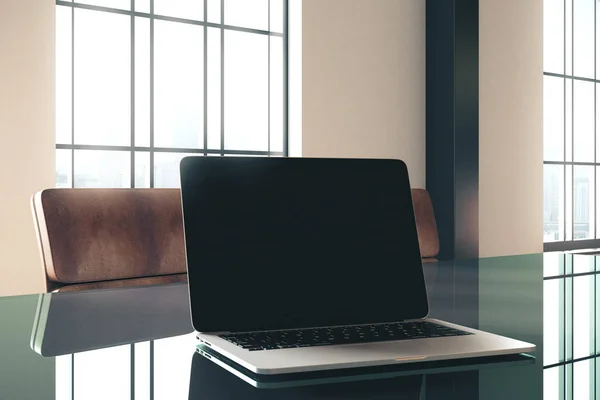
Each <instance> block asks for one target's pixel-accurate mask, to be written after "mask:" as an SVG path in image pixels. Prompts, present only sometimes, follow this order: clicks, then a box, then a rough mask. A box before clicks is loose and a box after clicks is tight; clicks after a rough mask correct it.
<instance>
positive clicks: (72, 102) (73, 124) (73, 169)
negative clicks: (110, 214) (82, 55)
mask: <svg viewBox="0 0 600 400" xmlns="http://www.w3.org/2000/svg"><path fill="white" fill-rule="evenodd" d="M71 145H75V8H71ZM71 187H72V188H74V187H75V150H74V149H72V150H71Z"/></svg>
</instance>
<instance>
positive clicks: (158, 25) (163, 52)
mask: <svg viewBox="0 0 600 400" xmlns="http://www.w3.org/2000/svg"><path fill="white" fill-rule="evenodd" d="M154 25H155V27H154V46H155V50H154V57H155V61H154V74H155V75H154V107H155V108H154V132H155V137H154V145H155V146H157V147H178V148H202V147H203V146H204V122H203V118H204V60H203V59H204V51H203V49H202V46H203V44H204V39H203V36H204V27H202V26H199V25H189V24H181V23H175V22H169V21H155V23H154ZM174 43H176V44H177V45H176V46H175V45H174ZM240 65H243V64H239V65H236V68H237V69H243V68H240Z"/></svg>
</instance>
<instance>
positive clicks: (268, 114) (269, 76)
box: [267, 0, 271, 157]
mask: <svg viewBox="0 0 600 400" xmlns="http://www.w3.org/2000/svg"><path fill="white" fill-rule="evenodd" d="M267 15H268V20H267V21H268V22H267V26H268V31H269V32H271V0H269V3H268V11H267ZM267 40H268V42H267V150H268V151H269V153H270V152H271V37H270V36H268V37H267ZM269 157H270V155H269Z"/></svg>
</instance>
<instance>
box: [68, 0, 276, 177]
mask: <svg viewBox="0 0 600 400" xmlns="http://www.w3.org/2000/svg"><path fill="white" fill-rule="evenodd" d="M56 4H57V7H56V51H57V57H56V185H57V186H58V187H178V186H179V174H178V170H179V161H180V160H181V158H182V157H184V156H186V155H190V154H194V155H204V156H235V155H253V156H286V155H287V72H286V70H287V0H194V1H192V0H178V1H174V0H81V1H79V2H69V1H60V0H59V1H57V2H56Z"/></svg>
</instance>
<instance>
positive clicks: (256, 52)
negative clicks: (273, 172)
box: [225, 31, 269, 151]
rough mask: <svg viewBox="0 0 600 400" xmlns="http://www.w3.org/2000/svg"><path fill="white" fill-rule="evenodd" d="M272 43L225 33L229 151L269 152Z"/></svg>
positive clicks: (226, 119) (226, 114)
mask: <svg viewBox="0 0 600 400" xmlns="http://www.w3.org/2000/svg"><path fill="white" fill-rule="evenodd" d="M268 40H269V39H268V36H265V35H257V34H252V33H246V32H236V31H226V32H225V148H226V149H232V150H263V151H266V150H268V140H269V139H268V129H269V126H268V125H269V119H268V98H269V91H268V87H269V86H268V85H269V76H268V60H269V59H268V54H269V53H268V44H269V42H268ZM240 65H243V66H244V68H240Z"/></svg>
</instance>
